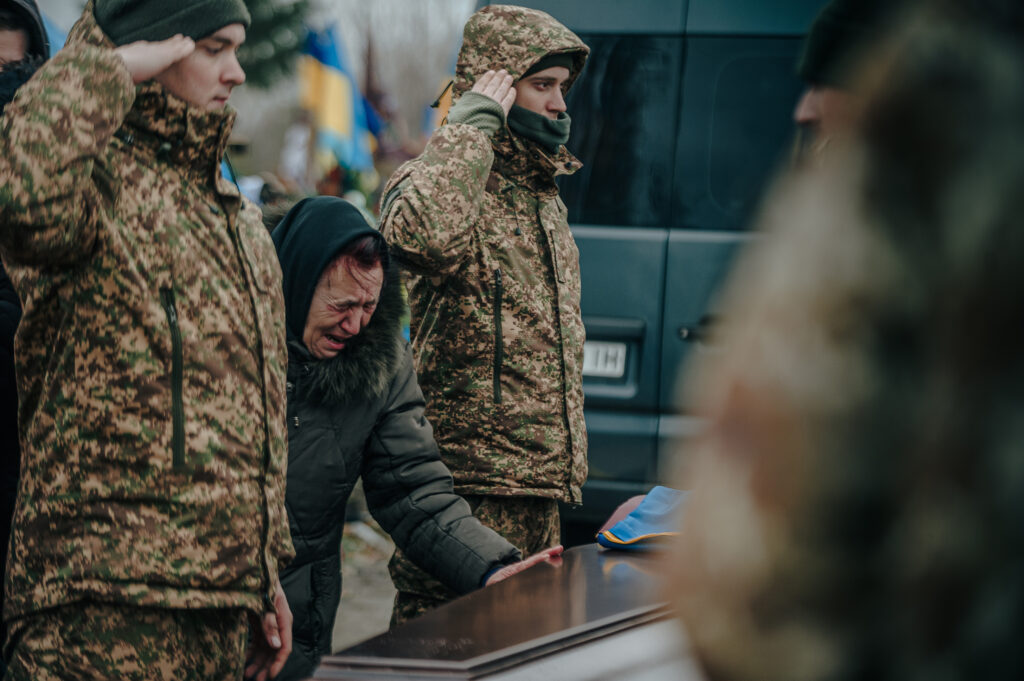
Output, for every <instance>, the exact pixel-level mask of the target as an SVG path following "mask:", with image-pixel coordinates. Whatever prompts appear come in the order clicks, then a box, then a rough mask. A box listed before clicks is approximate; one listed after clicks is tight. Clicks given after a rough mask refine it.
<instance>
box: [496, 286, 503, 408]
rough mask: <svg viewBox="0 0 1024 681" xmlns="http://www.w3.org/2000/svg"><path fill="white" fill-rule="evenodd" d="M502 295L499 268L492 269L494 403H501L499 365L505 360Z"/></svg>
mask: <svg viewBox="0 0 1024 681" xmlns="http://www.w3.org/2000/svg"><path fill="white" fill-rule="evenodd" d="M503 297H504V291H503V290H502V283H501V270H500V269H495V270H494V403H495V404H501V365H502V364H503V363H504V361H505V341H504V339H503V338H502V336H501V303H502V298H503Z"/></svg>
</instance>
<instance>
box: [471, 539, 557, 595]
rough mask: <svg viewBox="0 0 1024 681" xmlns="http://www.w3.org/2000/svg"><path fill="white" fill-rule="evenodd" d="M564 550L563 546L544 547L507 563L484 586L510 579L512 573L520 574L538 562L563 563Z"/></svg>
mask: <svg viewBox="0 0 1024 681" xmlns="http://www.w3.org/2000/svg"><path fill="white" fill-rule="evenodd" d="M562 551H563V549H562V547H561V546H552V547H551V548H549V549H544V550H543V551H540V552H539V553H535V554H533V555H532V556H530V557H529V558H526V559H524V560H521V561H519V562H518V563H512V564H511V565H506V566H505V567H503V568H501V569H500V570H498V571H497V572H495V573H494V574H493V575H491V576H490V577H488V578H487V581H486V582H485V583H484V586H491V585H492V584H497V583H498V582H500V581H503V580H506V579H508V578H509V577H511V576H512V575H515V574H519V573H520V572H522V571H523V570H525V569H527V568H531V567H533V566H534V565H536V564H537V563H551V564H553V565H556V566H557V565H559V564H560V563H561V560H562Z"/></svg>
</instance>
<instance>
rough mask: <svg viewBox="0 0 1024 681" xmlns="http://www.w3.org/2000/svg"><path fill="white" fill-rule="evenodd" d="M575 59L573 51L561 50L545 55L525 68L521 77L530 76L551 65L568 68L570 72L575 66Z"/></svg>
mask: <svg viewBox="0 0 1024 681" xmlns="http://www.w3.org/2000/svg"><path fill="white" fill-rule="evenodd" d="M575 59H576V53H575V52H562V53H560V54H549V55H545V56H543V57H541V58H540V59H538V60H537V62H536V63H535V64H534V65H533V66H531V67H530V68H528V69H527V70H526V73H524V74H523V78H526V77H527V76H532V75H533V74H535V73H537V72H538V71H543V70H544V69H550V68H551V67H552V66H564V67H565V68H567V69H569V73H572V70H573V68H574V66H575V64H574V60H575Z"/></svg>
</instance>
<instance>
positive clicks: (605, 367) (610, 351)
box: [583, 341, 626, 378]
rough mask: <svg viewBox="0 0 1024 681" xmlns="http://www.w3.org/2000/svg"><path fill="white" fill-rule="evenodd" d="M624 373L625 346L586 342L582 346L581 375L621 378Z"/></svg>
mask: <svg viewBox="0 0 1024 681" xmlns="http://www.w3.org/2000/svg"><path fill="white" fill-rule="evenodd" d="M625 373H626V344H625V343H605V342H602V341H587V342H585V343H584V344H583V375H584V376H594V377H597V378H621V377H622V375H623V374H625Z"/></svg>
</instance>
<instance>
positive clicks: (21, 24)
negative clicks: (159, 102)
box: [0, 0, 50, 670]
mask: <svg viewBox="0 0 1024 681" xmlns="http://www.w3.org/2000/svg"><path fill="white" fill-rule="evenodd" d="M49 56H50V41H49V39H48V38H47V37H46V28H45V27H44V26H43V18H42V16H40V14H39V8H38V7H36V4H35V2H34V1H33V0H0V116H2V115H3V112H4V109H5V108H7V105H8V104H9V103H10V101H11V100H12V99H14V93H15V92H17V90H18V88H19V87H21V86H22V85H23V84H24V83H25V81H27V80H28V79H29V78H31V77H32V74H33V73H35V71H36V69H37V68H39V65H40V64H42V63H43V61H45V60H46V59H47V58H48V57H49ZM20 320H21V301H19V300H18V293H17V291H15V290H14V284H12V283H11V279H10V277H8V276H7V270H6V269H4V267H3V265H2V264H0V573H2V572H3V570H4V565H6V563H7V543H8V541H9V539H10V533H11V516H12V515H14V500H15V497H16V496H17V493H18V464H19V460H20V458H21V447H20V446H19V444H18V385H17V383H16V381H15V378H14V334H15V331H17V329H18V322H19V321H20ZM2 604H3V593H2V591H0V606H2ZM0 609H2V608H0ZM6 635H7V628H6V626H4V625H3V624H0V641H3V640H4V638H6ZM2 669H3V664H2V662H0V670H2Z"/></svg>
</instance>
